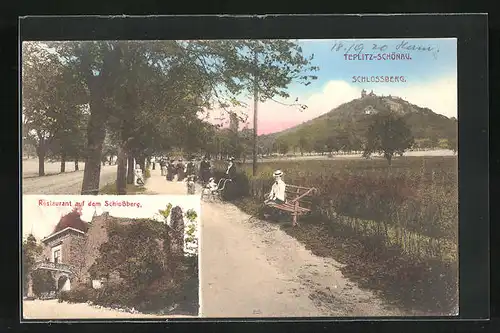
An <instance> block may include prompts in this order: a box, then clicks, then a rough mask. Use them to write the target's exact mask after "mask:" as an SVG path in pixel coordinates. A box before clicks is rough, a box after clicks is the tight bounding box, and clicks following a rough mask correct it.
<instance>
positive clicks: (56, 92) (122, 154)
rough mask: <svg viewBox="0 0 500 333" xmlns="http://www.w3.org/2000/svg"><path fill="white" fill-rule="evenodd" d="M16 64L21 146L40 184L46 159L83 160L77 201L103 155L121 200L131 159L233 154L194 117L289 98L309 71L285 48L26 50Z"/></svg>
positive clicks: (87, 45) (199, 45)
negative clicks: (31, 154) (254, 99)
mask: <svg viewBox="0 0 500 333" xmlns="http://www.w3.org/2000/svg"><path fill="white" fill-rule="evenodd" d="M22 55H23V69H22V97H23V99H22V112H23V138H24V141H25V143H26V144H27V145H31V146H34V147H36V153H37V156H38V159H39V175H44V161H45V158H46V157H47V154H50V155H51V156H57V157H58V158H60V160H61V165H64V164H65V162H66V161H67V160H70V159H71V160H74V161H75V164H76V167H77V164H78V161H79V160H80V159H82V160H84V161H85V171H84V179H83V184H82V191H81V192H82V194H97V193H98V189H99V178H100V171H101V162H102V160H103V156H110V155H115V156H117V181H116V185H117V192H118V193H119V194H125V193H126V181H127V177H126V175H127V173H129V174H130V170H131V162H133V160H136V161H138V162H139V164H142V167H143V168H144V164H145V161H146V160H147V158H149V157H151V156H154V155H156V154H163V153H164V152H166V151H170V150H171V149H174V148H177V149H181V150H183V151H185V152H195V151H196V152H197V151H203V150H205V151H207V152H212V153H223V152H227V153H231V152H237V151H234V150H235V149H236V150H241V147H240V146H238V147H236V146H234V145H233V146H231V145H232V144H233V143H234V142H231V140H229V143H228V142H227V140H226V137H225V136H220V135H219V136H217V135H216V133H217V127H216V126H213V125H211V124H209V123H207V122H205V121H203V120H201V117H200V115H201V114H203V113H207V112H210V110H211V109H213V108H219V109H223V110H227V109H228V108H230V107H231V106H235V105H236V106H241V105H242V104H243V102H242V99H243V98H244V97H245V92H250V91H252V92H253V91H255V90H256V89H257V90H258V91H259V100H260V101H265V100H267V99H272V98H274V97H276V96H279V97H282V98H287V97H289V96H288V92H287V88H288V86H289V85H290V84H291V83H292V82H298V83H302V84H307V83H308V82H309V81H310V80H313V79H315V78H316V77H315V76H313V75H310V73H312V72H314V71H315V70H317V67H314V66H311V65H310V63H311V60H312V57H309V58H307V57H305V56H304V55H303V52H302V49H301V48H300V46H299V45H298V44H297V43H295V42H293V41H288V40H273V41H270V40H269V41H268V40H230V41H229V40H213V41H142V42H135V41H89V42H76V41H75V42H46V43H40V42H26V43H23V53H22ZM233 141H234V140H233ZM127 161H128V163H127ZM127 164H128V167H127ZM62 169H63V168H62ZM127 170H128V172H127ZM62 171H64V170H62Z"/></svg>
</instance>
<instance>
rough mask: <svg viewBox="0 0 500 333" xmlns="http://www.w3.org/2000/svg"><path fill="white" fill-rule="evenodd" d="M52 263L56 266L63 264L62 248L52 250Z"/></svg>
mask: <svg viewBox="0 0 500 333" xmlns="http://www.w3.org/2000/svg"><path fill="white" fill-rule="evenodd" d="M52 261H53V262H54V263H56V264H57V263H60V262H61V247H60V246H58V247H56V248H53V249H52Z"/></svg>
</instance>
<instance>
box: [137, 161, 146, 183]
mask: <svg viewBox="0 0 500 333" xmlns="http://www.w3.org/2000/svg"><path fill="white" fill-rule="evenodd" d="M135 184H136V185H139V186H143V185H144V175H143V174H142V169H141V166H140V165H139V164H137V165H136V166H135Z"/></svg>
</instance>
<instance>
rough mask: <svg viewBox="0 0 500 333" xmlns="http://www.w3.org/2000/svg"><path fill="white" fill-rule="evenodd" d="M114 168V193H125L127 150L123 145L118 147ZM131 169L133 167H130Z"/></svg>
mask: <svg viewBox="0 0 500 333" xmlns="http://www.w3.org/2000/svg"><path fill="white" fill-rule="evenodd" d="M116 163H117V168H116V193H117V194H118V195H125V194H127V180H128V179H127V152H126V149H125V147H120V148H119V150H118V156H117V160H116ZM132 170H133V169H132Z"/></svg>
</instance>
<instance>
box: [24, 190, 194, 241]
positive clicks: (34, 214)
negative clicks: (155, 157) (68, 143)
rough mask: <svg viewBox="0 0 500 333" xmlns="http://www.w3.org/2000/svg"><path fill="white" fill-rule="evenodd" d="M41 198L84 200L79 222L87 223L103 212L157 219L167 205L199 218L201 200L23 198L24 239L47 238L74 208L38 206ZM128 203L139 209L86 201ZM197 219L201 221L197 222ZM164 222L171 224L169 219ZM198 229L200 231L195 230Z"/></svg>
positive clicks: (70, 197)
mask: <svg viewBox="0 0 500 333" xmlns="http://www.w3.org/2000/svg"><path fill="white" fill-rule="evenodd" d="M40 199H45V200H47V201H71V202H72V203H73V205H74V203H75V202H81V201H85V204H84V206H83V209H82V216H81V219H82V220H83V221H86V222H90V221H91V220H92V216H93V215H94V213H96V214H97V215H101V214H102V213H104V212H109V214H110V215H111V216H114V217H127V218H153V219H156V220H160V219H159V214H158V210H159V209H165V208H166V206H167V205H168V203H171V204H172V205H173V206H174V207H175V206H180V207H181V208H183V210H184V211H186V210H188V209H193V210H194V211H195V212H196V213H197V214H198V216H199V217H200V216H201V215H200V214H201V207H200V198H199V196H187V195H168V196H165V195H148V196H138V195H129V196H104V195H103V196H86V195H23V215H22V234H23V239H24V238H25V237H27V236H28V234H30V233H31V232H32V233H33V235H34V236H35V238H36V239H37V240H40V239H42V238H44V237H47V236H49V235H50V234H51V233H52V231H53V230H54V228H55V226H56V225H57V223H58V222H59V220H60V218H61V217H62V216H64V215H66V214H67V213H69V212H71V211H72V210H73V208H74V207H60V206H51V207H45V206H39V205H38V202H39V200H40ZM105 200H109V201H113V200H114V201H123V200H125V201H129V202H137V203H140V204H141V206H142V207H141V208H137V207H103V206H102V207H90V206H88V202H89V201H99V202H100V203H101V204H102V205H104V201H105ZM198 220H200V219H198ZM167 222H170V221H169V219H168V221H167ZM198 230H200V228H198Z"/></svg>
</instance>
